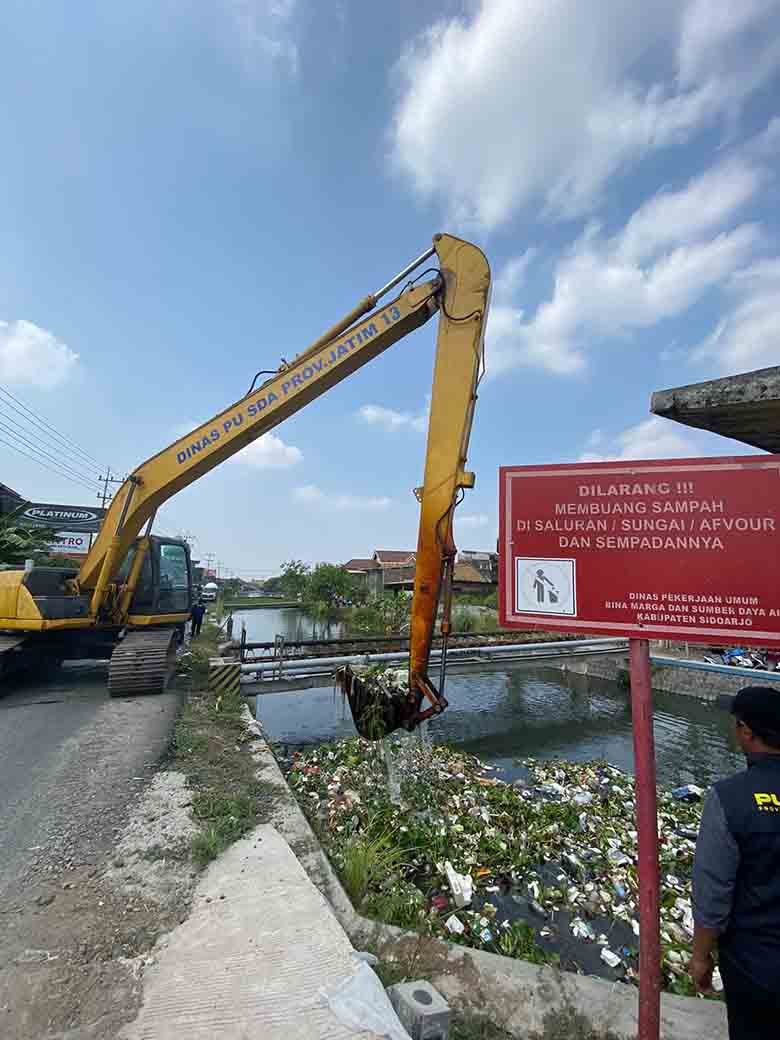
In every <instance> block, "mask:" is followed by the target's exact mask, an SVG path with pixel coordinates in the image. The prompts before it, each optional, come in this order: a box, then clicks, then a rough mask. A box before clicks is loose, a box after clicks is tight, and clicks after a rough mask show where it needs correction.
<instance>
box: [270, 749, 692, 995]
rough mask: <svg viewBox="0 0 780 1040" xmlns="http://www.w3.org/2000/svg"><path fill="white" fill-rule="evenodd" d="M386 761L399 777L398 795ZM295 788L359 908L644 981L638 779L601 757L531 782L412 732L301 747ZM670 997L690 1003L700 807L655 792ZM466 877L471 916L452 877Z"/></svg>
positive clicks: (539, 774) (545, 767)
mask: <svg viewBox="0 0 780 1040" xmlns="http://www.w3.org/2000/svg"><path fill="white" fill-rule="evenodd" d="M388 760H389V761H390V762H391V763H392V766H393V770H392V771H393V773H394V775H396V776H400V777H401V784H400V797H397V795H396V798H395V800H394V799H393V798H391V794H390V791H389V788H388V784H387V773H388V766H387V762H388ZM283 765H284V766H285V768H286V770H287V774H288V779H289V783H290V785H291V787H292V789H293V791H294V792H295V794H296V796H297V798H298V799H299V801H300V804H301V805H302V806H303V808H304V811H305V812H306V814H307V816H308V817H309V819H310V820H311V822H312V824H313V826H314V827H315V830H316V831H317V833H318V835H319V836H320V838H321V840H322V843H323V846H324V848H325V851H326V852H327V854H328V856H329V857H330V859H331V861H332V862H333V864H334V866H335V868H336V870H337V871H338V872H339V874H340V876H341V878H342V881H343V882H344V884H345V887H346V889H347V891H348V892H349V894H350V896H351V898H352V900H353V903H354V904H355V906H356V907H357V908H358V909H359V910H360V912H361V913H364V914H367V915H369V916H374V917H377V918H380V919H382V920H385V921H387V922H388V923H393V924H398V925H401V926H404V927H415V928H417V929H419V930H421V931H423V932H425V933H426V934H431V935H439V936H441V937H444V938H446V939H448V940H449V941H451V942H457V943H461V944H463V945H466V946H472V947H477V948H480V949H486V950H490V951H492V952H494V953H501V954H503V955H505V956H511V957H519V958H521V959H524V960H530V961H532V962H534V963H543V962H553V963H560V965H561V967H563V968H566V969H568V970H575V971H582V972H585V973H587V974H597V975H601V976H602V977H604V978H608V979H612V980H619V981H623V982H626V983H632V982H635V981H636V978H637V954H638V933H639V924H638V921H639V911H638V890H637V833H636V829H635V806H634V793H633V780H632V778H631V777H629V776H627V775H625V774H624V773H622V772H621V771H620V770H618V769H616V768H615V767H613V766H610V765H608V764H607V763H605V762H589V763H572V762H540V761H535V760H526V761H525V766H526V770H527V780H526V781H523V780H519V781H516V782H515V784H514V785H510V784H508V783H505V782H504V781H503V780H502V779H501V776H500V770H497V769H495V768H493V767H489V766H485V765H484V764H483V763H481V762H480V761H479V759H477V758H475V757H474V756H471V755H468V754H465V753H464V752H462V751H460V750H458V749H456V748H452V747H446V746H437V747H431V746H430V745H427V744H425V743H423V742H421V741H420V740H419V739H418V738H417V737H416V735H412V736H408V735H404V736H402V737H399V736H397V735H396V736H395V737H393V738H388V739H386V740H385V741H383V742H381V743H374V742H370V741H367V740H363V739H360V738H355V739H350V740H342V741H338V742H336V743H333V744H328V745H322V746H320V747H318V748H313V749H307V750H306V751H299V752H296V753H294V754H293V755H292V756H290V757H289V758H288V759H287V760H286V762H283ZM658 798H659V830H660V837H661V840H660V845H659V855H660V858H661V883H662V890H661V939H662V949H663V976H664V986H665V988H666V989H667V990H669V991H671V992H677V993H690V992H692V989H691V987H690V984H689V982H688V978H687V974H686V964H687V962H688V959H689V957H690V949H691V938H692V928H693V922H692V917H691V904H690V884H691V872H692V866H693V852H694V848H695V838H696V834H697V831H698V824H699V819H700V813H701V807H700V805H699V804H697V803H687V802H681V801H677V800H675V798H673V797H672V795H671V793H670V792H668V791H664V790H659V793H658ZM448 869H449V877H450V880H451V879H452V878H453V877H454V876H455V875H458V876H460V877H462V878H466V877H467V876H468V878H469V879H470V882H471V883H470V885H469V886H468V887H469V888H470V889H472V895H471V900H470V902H469V903H468V904H467V905H465V906H459V905H458V904H457V900H456V899H455V896H454V892H453V888H452V885H451V884H450V881H448Z"/></svg>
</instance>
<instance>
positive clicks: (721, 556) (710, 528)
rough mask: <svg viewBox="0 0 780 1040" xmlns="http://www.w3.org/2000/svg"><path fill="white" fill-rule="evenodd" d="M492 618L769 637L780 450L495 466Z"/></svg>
mask: <svg viewBox="0 0 780 1040" xmlns="http://www.w3.org/2000/svg"><path fill="white" fill-rule="evenodd" d="M500 513H501V523H500V538H499V540H500V561H499V602H500V620H501V624H502V625H505V626H507V627H510V628H525V629H529V628H531V629H533V628H542V629H548V630H551V631H562V632H571V633H592V634H594V635H604V636H611V635H616V636H625V637H627V638H636V639H672V640H674V639H676V640H679V641H683V642H685V641H689V642H699V643H718V644H732V645H734V644H736V645H739V644H755V645H762V646H766V645H768V644H772V643H779V642H780V455H758V456H755V455H751V456H744V457H739V456H737V457H726V458H712V459H679V460H659V461H642V462H605V463H591V462H587V463H578V464H573V465H556V466H516V467H511V466H507V467H502V469H501V471H500Z"/></svg>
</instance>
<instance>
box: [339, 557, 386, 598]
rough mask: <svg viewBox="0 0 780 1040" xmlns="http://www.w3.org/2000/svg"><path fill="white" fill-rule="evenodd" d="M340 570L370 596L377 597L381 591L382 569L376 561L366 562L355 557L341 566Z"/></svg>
mask: <svg viewBox="0 0 780 1040" xmlns="http://www.w3.org/2000/svg"><path fill="white" fill-rule="evenodd" d="M341 569H342V570H344V571H346V572H347V574H349V576H350V577H351V578H352V579H353V580H354V581H355V582H357V584H358V585H360V586H361V587H362V588H364V589H366V591H367V592H368V593H369V595H371V596H377V595H379V593H380V592H381V591H382V568H381V567H380V566H379V564H378V563H377V562H376V560H374V559H371V560H366V559H361V558H359V557H356V558H355V559H353V560H347V562H346V563H344V564H342V566H341Z"/></svg>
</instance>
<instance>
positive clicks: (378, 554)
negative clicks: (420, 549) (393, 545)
mask: <svg viewBox="0 0 780 1040" xmlns="http://www.w3.org/2000/svg"><path fill="white" fill-rule="evenodd" d="M373 559H374V562H375V563H377V564H378V565H379V566H380V567H381V568H382V570H385V569H386V568H387V567H411V566H414V562H415V560H416V559H417V553H414V552H412V551H411V550H410V549H375V550H374V557H373Z"/></svg>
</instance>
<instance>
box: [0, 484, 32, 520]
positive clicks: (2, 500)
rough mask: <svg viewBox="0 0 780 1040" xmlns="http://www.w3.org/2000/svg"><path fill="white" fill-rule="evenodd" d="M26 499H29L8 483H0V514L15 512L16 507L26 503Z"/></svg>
mask: <svg viewBox="0 0 780 1040" xmlns="http://www.w3.org/2000/svg"><path fill="white" fill-rule="evenodd" d="M26 501H27V499H25V498H22V496H21V495H20V494H19V493H18V492H17V491H14V489H13V488H10V487H8V485H7V484H0V516H5V515H6V514H7V513H13V511H14V509H18V508H19V506H21V505H24V503H25V502H26Z"/></svg>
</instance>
